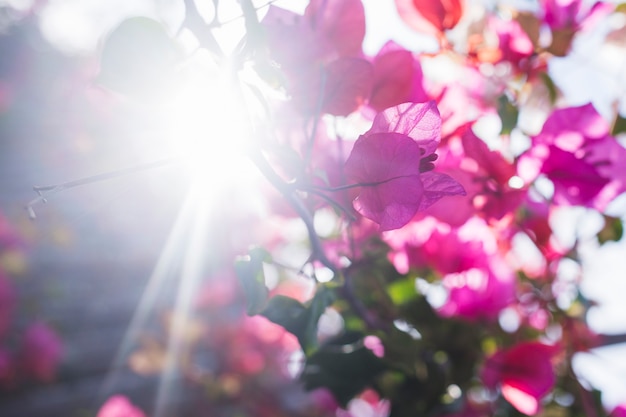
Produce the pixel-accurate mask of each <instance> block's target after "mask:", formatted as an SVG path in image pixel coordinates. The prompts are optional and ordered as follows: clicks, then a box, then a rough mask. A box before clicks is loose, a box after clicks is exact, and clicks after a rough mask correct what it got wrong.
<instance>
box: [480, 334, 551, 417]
mask: <svg viewBox="0 0 626 417" xmlns="http://www.w3.org/2000/svg"><path fill="white" fill-rule="evenodd" d="M556 349H557V348H556V347H555V346H550V345H545V344H542V343H538V342H525V343H520V344H518V345H515V346H513V347H511V348H509V349H506V350H500V351H498V352H496V353H495V354H494V355H492V356H491V357H489V358H488V359H487V361H486V362H485V364H484V366H483V370H482V373H481V378H482V380H483V383H484V384H485V386H486V387H487V388H490V389H496V388H499V389H500V391H501V392H502V396H503V397H504V398H505V399H506V400H507V401H508V402H510V403H511V404H512V405H513V406H514V407H515V408H516V409H517V410H518V411H520V412H521V413H524V414H527V415H534V414H537V412H538V411H539V405H540V404H539V401H540V400H541V398H543V397H544V396H545V395H547V394H548V393H549V392H550V391H551V390H552V388H553V387H554V383H555V380H556V378H555V374H554V369H553V366H552V357H553V356H554V354H555V353H556Z"/></svg>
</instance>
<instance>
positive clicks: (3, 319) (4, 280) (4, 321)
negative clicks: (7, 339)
mask: <svg viewBox="0 0 626 417" xmlns="http://www.w3.org/2000/svg"><path fill="white" fill-rule="evenodd" d="M15 300H16V299H15V291H14V289H13V285H12V284H11V281H10V280H9V278H8V277H7V276H5V275H4V273H2V271H0V338H1V337H3V336H4V335H5V334H6V332H7V330H8V329H9V326H11V322H12V320H13V310H14V308H15Z"/></svg>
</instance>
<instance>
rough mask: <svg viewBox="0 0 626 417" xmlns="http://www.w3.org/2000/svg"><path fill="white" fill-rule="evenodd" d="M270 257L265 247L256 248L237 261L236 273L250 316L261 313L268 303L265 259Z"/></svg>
mask: <svg viewBox="0 0 626 417" xmlns="http://www.w3.org/2000/svg"><path fill="white" fill-rule="evenodd" d="M268 259H269V254H268V253H267V252H266V251H265V250H264V249H261V248H255V249H251V250H250V251H249V253H248V255H247V256H243V257H241V258H239V259H237V260H236V261H235V273H236V274H237V278H239V282H240V283H241V285H242V287H243V293H244V295H245V297H246V311H247V313H248V315H250V316H253V315H255V314H259V313H260V312H261V311H262V310H263V309H264V308H265V305H266V304H267V298H268V296H269V290H268V289H267V287H266V286H265V274H264V273H263V261H264V260H265V261H267V260H268Z"/></svg>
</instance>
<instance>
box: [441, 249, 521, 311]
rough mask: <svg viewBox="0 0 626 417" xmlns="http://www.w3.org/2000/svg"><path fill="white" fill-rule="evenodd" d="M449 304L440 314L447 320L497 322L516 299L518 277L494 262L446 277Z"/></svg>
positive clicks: (501, 263) (444, 282)
mask: <svg viewBox="0 0 626 417" xmlns="http://www.w3.org/2000/svg"><path fill="white" fill-rule="evenodd" d="M442 282H443V286H444V288H446V290H447V291H448V299H447V300H446V303H445V304H444V305H443V306H442V307H441V308H439V309H438V310H437V312H438V313H439V314H440V315H442V316H444V317H462V318H464V319H467V320H479V319H488V320H494V319H496V318H497V317H498V314H499V313H500V311H502V309H504V308H505V307H507V306H509V305H510V304H511V303H512V302H513V300H514V299H515V276H514V275H513V271H511V269H510V268H509V267H507V266H506V264H505V263H504V262H502V261H501V260H498V259H496V258H494V259H493V260H491V261H490V262H489V265H488V266H487V267H486V268H471V269H468V270H465V271H462V272H458V273H454V274H449V275H446V276H445V277H443V280H442Z"/></svg>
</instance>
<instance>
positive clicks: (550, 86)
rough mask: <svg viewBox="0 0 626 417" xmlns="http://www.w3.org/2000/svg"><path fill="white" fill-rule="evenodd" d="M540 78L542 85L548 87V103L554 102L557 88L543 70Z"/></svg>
mask: <svg viewBox="0 0 626 417" xmlns="http://www.w3.org/2000/svg"><path fill="white" fill-rule="evenodd" d="M541 79H542V80H543V83H544V85H545V86H546V87H547V88H548V95H549V97H550V103H552V104H554V103H555V102H556V99H557V96H558V93H559V91H558V89H557V86H556V84H554V81H552V78H550V76H549V75H548V74H546V73H545V72H542V73H541Z"/></svg>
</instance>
